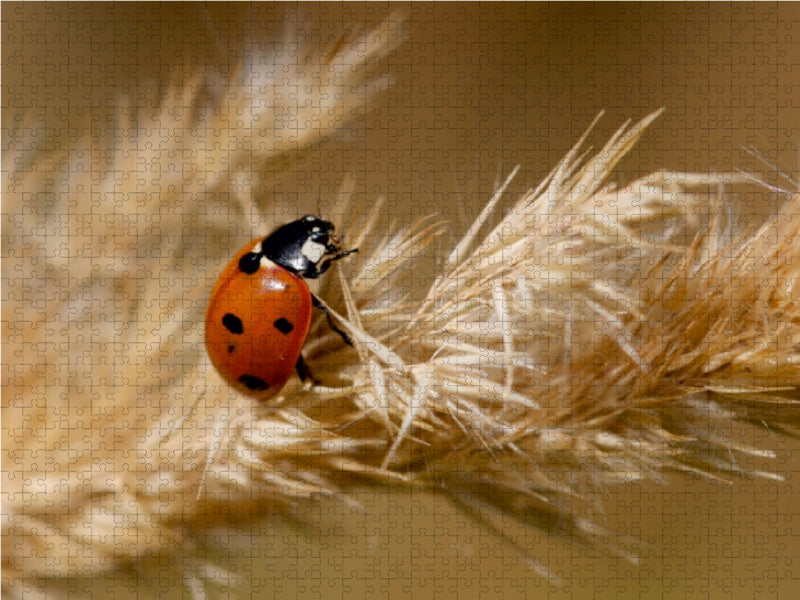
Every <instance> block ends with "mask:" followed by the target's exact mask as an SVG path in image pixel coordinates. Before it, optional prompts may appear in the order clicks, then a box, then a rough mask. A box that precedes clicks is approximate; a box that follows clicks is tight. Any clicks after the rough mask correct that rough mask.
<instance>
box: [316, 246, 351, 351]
mask: <svg viewBox="0 0 800 600" xmlns="http://www.w3.org/2000/svg"><path fill="white" fill-rule="evenodd" d="M353 252H358V248H353V249H351V250H345V251H344V252H340V253H339V254H334V255H333V256H331V257H330V258H326V259H325V260H324V261H323V262H321V263H320V264H319V265H317V272H316V274H315V275H314V276H313V279H316V278H317V277H319V276H320V275H322V274H323V273H324V272H325V271H327V270H328V269H330V268H331V265H332V264H333V261H335V260H339V259H341V258H344V257H345V256H348V255H350V254H352V253H353ZM351 346H352V344H351Z"/></svg>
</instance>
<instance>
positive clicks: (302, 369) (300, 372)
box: [295, 353, 319, 383]
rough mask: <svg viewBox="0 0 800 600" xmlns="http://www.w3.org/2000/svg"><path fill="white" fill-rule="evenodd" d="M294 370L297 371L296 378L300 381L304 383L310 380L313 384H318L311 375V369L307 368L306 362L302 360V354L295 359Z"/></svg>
mask: <svg viewBox="0 0 800 600" xmlns="http://www.w3.org/2000/svg"><path fill="white" fill-rule="evenodd" d="M295 368H296V369H297V376H298V377H300V381H306V380H307V379H310V380H311V381H312V382H313V383H319V382H318V381H317V380H316V379H315V378H314V375H313V374H312V373H311V369H309V368H308V365H307V364H306V361H305V360H303V354H302V353H301V354H300V356H298V357H297V364H296V365H295Z"/></svg>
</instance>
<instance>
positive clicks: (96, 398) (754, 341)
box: [3, 20, 800, 582]
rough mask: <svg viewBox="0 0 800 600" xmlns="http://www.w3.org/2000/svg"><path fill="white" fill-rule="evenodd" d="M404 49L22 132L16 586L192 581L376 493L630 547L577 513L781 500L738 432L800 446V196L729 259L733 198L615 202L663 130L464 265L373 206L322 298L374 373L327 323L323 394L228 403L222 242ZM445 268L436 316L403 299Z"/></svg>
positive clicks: (12, 363)
mask: <svg viewBox="0 0 800 600" xmlns="http://www.w3.org/2000/svg"><path fill="white" fill-rule="evenodd" d="M393 23H394V21H392V20H388V21H387V22H386V23H385V24H384V25H383V26H381V27H379V28H378V29H376V30H375V31H370V32H366V33H364V34H362V35H360V36H359V35H350V36H345V37H344V38H343V39H342V40H341V42H340V43H338V44H336V46H335V47H333V48H330V49H328V50H327V51H325V52H324V53H323V54H321V55H316V54H313V53H308V54H303V52H302V51H300V52H299V53H296V52H294V50H296V49H297V44H288V43H287V44H285V45H284V46H282V47H285V48H287V50H286V51H285V52H284V53H281V52H280V51H278V52H277V53H275V54H270V55H269V56H266V55H265V56H251V57H250V60H248V61H246V63H245V64H244V65H243V66H242V67H241V68H239V69H238V70H235V71H234V72H233V73H232V74H231V75H230V76H229V77H226V79H225V80H222V79H221V78H220V77H219V76H218V75H215V74H211V73H204V72H199V73H198V75H197V76H196V78H195V79H193V80H191V81H189V82H186V83H184V84H182V85H180V86H175V87H172V88H170V89H168V90H167V91H166V92H165V93H164V95H163V97H162V98H161V99H160V101H159V102H158V104H157V107H156V108H155V109H147V108H142V109H137V110H133V109H132V108H130V107H127V108H126V107H123V108H122V109H121V110H120V118H119V124H118V127H117V129H116V130H114V131H113V132H112V133H111V134H110V137H108V138H97V137H94V136H93V135H92V133H91V132H87V133H82V134H78V135H76V137H75V138H74V139H73V140H72V143H71V144H70V145H69V146H68V147H66V148H63V149H62V151H60V152H57V151H55V150H53V149H48V150H47V151H46V152H44V151H39V148H40V144H41V143H42V140H43V136H44V135H45V134H44V133H43V132H42V131H40V130H39V129H38V128H36V127H30V126H27V125H24V124H23V125H21V126H20V127H19V128H18V129H16V130H15V131H12V132H11V134H10V136H9V142H8V144H7V147H8V150H7V152H6V154H5V156H4V165H5V166H4V169H5V173H4V175H5V181H4V186H3V188H4V197H3V234H4V235H3V278H4V297H5V301H4V304H3V338H4V340H6V343H5V344H4V349H3V353H4V359H3V386H4V389H3V453H4V458H3V477H4V480H3V507H4V508H3V513H4V525H3V526H4V542H3V544H4V549H3V550H4V551H3V560H4V578H5V579H6V581H7V582H13V581H14V580H15V578H23V577H40V578H44V577H75V576H88V575H91V574H94V573H99V572H102V571H107V570H109V569H111V568H113V567H115V566H118V565H119V564H123V563H128V562H131V561H135V560H137V559H139V558H141V557H146V556H153V555H160V554H165V553H180V552H184V551H185V548H188V547H191V543H192V542H191V540H192V532H196V531H198V530H202V529H203V528H205V527H209V526H211V525H214V524H217V523H219V522H222V521H225V522H228V521H231V520H235V519H237V518H250V516H251V515H252V514H253V511H254V510H255V511H270V510H282V509H286V508H288V507H290V506H291V505H292V504H293V503H295V502H301V501H305V500H307V499H311V498H313V497H314V496H315V495H317V494H329V493H335V492H342V493H346V491H347V486H348V485H350V484H352V483H356V482H360V483H363V482H364V481H373V480H380V481H392V482H396V483H397V484H400V485H403V484H408V485H422V486H436V487H437V488H439V489H443V490H445V491H446V492H448V494H450V496H451V497H452V498H453V500H454V501H456V502H458V503H460V504H462V505H464V506H465V508H469V509H475V508H476V507H478V506H493V507H494V508H495V509H496V510H498V511H500V513H503V514H507V515H509V516H511V517H514V518H515V519H518V520H520V521H522V522H525V523H527V524H530V525H534V526H538V527H542V528H544V529H545V530H547V531H551V532H554V533H559V534H563V535H566V536H569V537H571V538H574V539H576V540H580V541H584V542H588V543H595V542H597V541H598V540H599V538H600V537H603V538H604V539H603V544H604V545H611V546H613V545H614V538H613V537H611V538H607V536H601V535H600V532H601V529H600V528H599V527H598V525H597V524H595V523H592V522H591V521H590V520H589V519H588V518H586V514H587V513H586V512H584V511H582V510H581V507H582V506H583V503H584V502H586V501H587V500H586V499H587V497H588V494H589V492H590V491H591V490H593V489H597V488H598V486H600V487H607V486H610V485H612V484H617V485H625V484H626V483H628V482H631V481H636V480H640V479H642V478H653V479H656V478H659V477H662V475H663V473H664V472H665V471H678V472H691V473H701V474H703V475H704V476H708V477H713V478H723V479H728V478H731V477H732V476H734V475H748V476H766V477H774V478H778V477H780V472H779V471H778V470H777V468H776V469H775V472H774V473H772V472H767V471H765V470H755V469H746V468H743V467H741V464H742V462H741V461H742V460H744V459H745V458H746V457H747V456H748V455H750V456H756V457H761V458H766V459H769V458H770V455H769V453H768V452H766V451H764V450H762V449H760V448H758V447H751V446H749V445H747V444H746V443H745V441H744V438H743V437H742V436H737V433H736V432H737V431H738V430H739V428H740V427H742V426H745V425H747V426H752V427H765V428H769V429H771V430H773V431H782V430H786V431H794V432H796V430H797V427H798V424H799V421H800V410H798V408H799V407H798V386H800V300H799V299H800V218H798V215H800V196H797V195H795V196H794V197H793V198H791V199H789V200H788V201H787V202H786V205H785V206H784V207H783V209H782V211H781V212H780V214H778V215H776V216H775V217H773V218H772V219H770V220H769V221H768V222H766V223H765V224H764V225H763V226H762V227H761V228H760V229H758V230H757V231H755V232H752V233H751V234H748V235H747V236H743V237H736V236H735V235H733V233H732V232H731V231H730V230H729V225H728V223H727V222H726V221H725V220H724V219H723V218H722V217H721V216H719V215H723V214H725V212H724V211H723V210H721V207H722V204H721V202H722V201H721V200H720V199H718V198H717V194H716V192H717V189H718V187H719V185H720V184H724V183H725V182H726V181H727V180H729V179H730V177H728V176H724V175H719V176H714V175H695V174H686V173H683V174H680V173H672V172H654V173H653V174H651V175H648V176H646V177H643V178H641V179H639V180H637V181H633V182H631V183H628V184H625V185H624V186H621V187H617V186H615V185H614V184H612V183H609V177H610V176H611V175H612V173H613V171H614V168H615V166H616V165H617V164H618V162H619V161H620V160H621V159H622V157H623V156H624V155H625V154H626V153H628V152H629V151H630V150H631V149H632V148H633V147H634V145H635V143H636V141H637V140H638V139H639V137H640V136H641V135H642V133H643V132H644V131H645V129H646V127H647V126H648V125H649V124H650V123H651V122H652V121H653V119H654V118H656V117H657V114H658V113H654V114H652V115H650V116H648V117H646V118H645V119H644V120H643V121H641V122H639V123H636V124H630V123H628V124H625V125H624V126H623V127H621V128H620V129H619V131H618V132H617V133H616V134H615V135H614V136H613V137H612V139H610V140H609V141H608V143H607V144H606V146H605V147H604V148H602V149H601V150H600V151H598V152H594V153H593V152H590V151H587V150H585V149H584V148H583V140H581V141H579V142H578V144H577V145H576V146H575V149H574V150H573V151H571V152H570V153H569V154H568V155H567V156H566V157H564V158H563V160H561V161H560V162H559V163H558V164H557V165H556V167H555V168H554V169H553V171H552V172H551V173H550V175H549V176H548V177H547V178H546V179H545V180H544V181H542V182H541V184H540V185H539V186H538V187H536V189H532V190H530V191H528V192H526V193H524V194H523V195H522V196H521V197H519V198H517V199H516V200H515V199H513V198H511V199H509V198H508V197H507V196H508V193H507V192H505V185H506V183H507V182H508V181H510V180H511V179H512V177H513V173H511V174H510V175H509V177H508V179H507V180H506V182H505V183H503V184H502V185H499V186H498V190H497V193H496V194H495V196H494V197H492V198H488V199H487V201H488V203H487V204H486V208H485V210H484V211H483V212H482V213H481V214H480V215H479V216H477V217H476V220H475V223H474V225H473V226H472V227H470V228H469V229H468V230H467V231H466V232H464V233H463V234H462V235H461V236H460V237H458V238H455V239H454V238H453V237H452V235H451V234H450V233H448V229H447V224H446V223H445V222H444V221H442V220H441V219H439V218H437V217H436V215H435V214H433V213H434V210H433V209H432V210H431V213H432V214H431V215H426V216H423V217H421V218H419V219H418V220H417V221H416V222H415V223H413V224H411V225H410V226H408V227H406V228H403V229H399V230H392V231H387V230H386V228H385V227H383V226H382V225H381V223H382V222H383V221H382V217H381V205H380V202H377V199H375V200H376V203H375V207H374V208H373V209H372V210H368V211H361V210H359V211H354V214H355V213H358V214H360V215H362V216H361V218H357V217H351V216H350V215H345V216H344V217H340V218H339V220H340V223H339V225H340V226H343V227H344V231H345V232H346V234H347V240H348V243H350V244H352V246H358V247H359V248H360V251H359V253H358V254H357V255H354V256H352V257H349V258H348V259H347V260H346V261H341V262H340V263H337V266H336V268H335V269H333V270H332V276H331V277H329V278H328V279H327V282H326V283H327V285H326V286H325V288H324V290H323V292H322V294H323V296H325V297H326V299H327V300H328V301H329V302H330V304H331V306H332V308H333V309H334V310H335V311H336V313H337V314H338V315H340V316H341V318H342V327H343V328H344V329H346V330H347V331H348V332H349V333H350V335H351V336H352V337H353V339H354V341H355V347H354V348H349V347H347V346H345V345H344V344H343V343H342V341H341V339H340V338H339V337H338V336H337V335H336V334H335V333H331V332H330V330H329V329H328V328H327V326H326V325H325V322H324V319H322V320H319V321H318V322H317V323H316V325H315V326H314V329H313V330H312V335H311V336H310V338H309V340H310V341H309V343H308V345H307V347H306V355H307V360H308V362H309V364H312V365H314V372H315V375H316V376H317V377H318V378H319V379H320V381H321V385H319V386H316V387H310V386H306V387H302V386H300V385H299V384H298V383H297V382H296V381H293V382H291V383H290V384H289V386H287V388H286V389H285V390H284V394H283V396H281V397H279V398H278V399H277V400H276V401H275V402H274V405H272V406H269V407H265V406H258V405H256V404H254V403H253V401H252V400H250V399H248V398H245V397H242V396H240V395H238V394H237V393H236V392H235V391H233V390H232V389H230V388H229V387H228V386H226V385H225V384H224V382H223V381H222V380H221V379H220V377H219V376H218V375H217V374H216V373H215V372H214V370H213V368H211V366H210V365H209V362H208V360H207V358H206V356H205V353H204V349H203V329H202V323H203V314H204V311H205V303H206V300H207V296H208V293H209V290H210V289H211V287H212V286H213V283H214V280H215V278H216V276H217V274H218V273H219V271H220V270H221V268H222V267H223V266H224V264H225V262H226V260H227V258H228V257H229V256H230V255H231V254H232V253H233V252H234V251H235V250H236V248H231V247H230V244H229V243H228V241H229V239H230V238H229V233H230V231H231V229H232V228H242V229H243V230H246V229H247V228H248V227H249V220H250V219H251V218H252V215H253V214H256V213H257V214H260V215H262V216H263V219H264V231H265V232H266V231H267V230H268V228H269V227H270V226H272V225H274V224H275V223H272V222H271V221H270V219H269V218H268V217H266V216H265V215H267V214H268V213H269V210H268V209H269V203H270V199H269V198H256V197H254V196H255V195H254V194H253V193H252V192H253V189H254V187H255V185H256V182H255V181H254V177H256V175H254V173H256V174H257V173H258V172H259V168H261V167H263V166H264V165H269V164H272V165H274V164H276V163H280V161H288V160H291V156H292V155H293V154H294V153H296V152H300V151H303V150H304V149H306V148H308V147H309V145H312V144H314V143H316V142H317V141H319V140H320V139H321V138H322V137H323V136H325V135H327V134H329V133H331V132H333V131H335V130H337V129H338V128H341V127H342V126H344V125H345V124H347V123H348V122H349V121H351V119H352V118H354V117H356V116H358V115H359V114H361V113H362V112H363V110H364V108H365V106H367V104H368V103H367V100H368V99H369V98H370V97H372V96H373V95H374V94H375V93H378V92H380V91H382V90H384V89H385V88H386V86H387V85H388V82H389V79H388V78H387V77H385V76H378V77H377V78H371V77H373V75H369V76H367V75H366V74H368V73H370V71H369V67H370V66H373V65H374V64H375V63H376V62H377V61H379V60H380V59H381V58H382V57H383V56H385V55H386V53H387V52H389V51H390V50H391V49H392V48H393V47H394V46H395V45H396V44H397V43H398V42H399V41H400V39H401V37H402V35H401V34H400V33H399V32H398V31H396V30H395V29H393V27H392V24H393ZM288 49H292V51H291V52H290V51H289V50H288ZM365 77H366V78H365ZM706 214H709V215H711V218H710V219H706V220H703V219H702V218H701V217H700V216H699V215H706ZM720 240H724V242H723V241H720ZM442 248H446V251H445V252H444V253H443V254H441V249H442ZM434 250H435V251H434ZM439 254H441V255H439ZM434 255H437V257H438V258H436V259H435V273H434V276H432V277H431V278H430V281H429V283H430V287H429V288H428V289H427V290H423V293H422V294H421V295H411V294H405V293H403V291H404V290H407V289H409V286H408V285H407V283H406V282H405V280H404V278H406V277H408V274H409V272H411V271H412V270H415V269H418V268H419V265H420V260H421V259H420V257H421V256H428V258H430V257H432V256H434ZM609 539H610V540H611V541H610V542H609ZM623 546H624V545H621V546H620V548H619V551H620V552H621V553H622V554H624V555H626V556H629V557H632V556H633V553H632V552H631V551H630V550H629V549H628V548H627V547H623ZM196 560H197V561H198V564H199V567H198V568H199V569H200V570H201V571H202V568H203V567H204V565H203V564H202V559H201V558H197V559H196ZM542 568H544V567H542ZM19 580H21V579H19Z"/></svg>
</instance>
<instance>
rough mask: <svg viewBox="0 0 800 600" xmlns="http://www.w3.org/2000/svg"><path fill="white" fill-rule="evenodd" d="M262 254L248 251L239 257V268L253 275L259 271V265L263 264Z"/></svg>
mask: <svg viewBox="0 0 800 600" xmlns="http://www.w3.org/2000/svg"><path fill="white" fill-rule="evenodd" d="M261 256H262V255H261V254H256V253H255V252H248V253H247V254H245V255H244V256H242V258H240V259H239V270H240V271H242V272H244V273H247V274H248V275H252V274H253V273H255V272H256V271H258V267H259V266H260V265H261Z"/></svg>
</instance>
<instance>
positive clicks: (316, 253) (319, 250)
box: [300, 240, 325, 264]
mask: <svg viewBox="0 0 800 600" xmlns="http://www.w3.org/2000/svg"><path fill="white" fill-rule="evenodd" d="M300 252H302V253H303V256H305V257H306V258H307V259H308V260H310V261H311V262H312V263H314V264H316V263H318V262H319V261H320V260H322V255H323V254H325V245H324V244H320V243H317V242H315V241H313V240H306V242H305V244H303V248H302V249H301V250H300Z"/></svg>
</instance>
